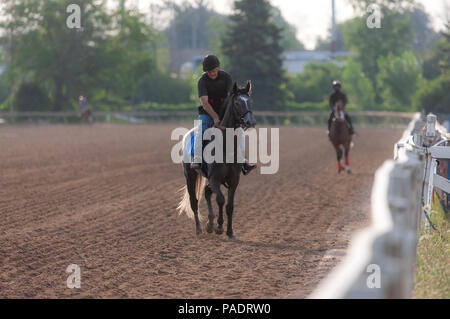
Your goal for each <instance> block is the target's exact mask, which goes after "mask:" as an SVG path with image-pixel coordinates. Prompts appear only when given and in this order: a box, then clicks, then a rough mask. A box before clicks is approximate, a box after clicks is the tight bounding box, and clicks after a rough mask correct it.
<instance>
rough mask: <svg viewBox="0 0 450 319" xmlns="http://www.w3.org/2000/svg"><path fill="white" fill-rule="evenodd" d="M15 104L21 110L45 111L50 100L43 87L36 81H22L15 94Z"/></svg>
mask: <svg viewBox="0 0 450 319" xmlns="http://www.w3.org/2000/svg"><path fill="white" fill-rule="evenodd" d="M14 105H15V106H16V110H17V111H19V112H27V111H44V110H46V109H47V108H48V107H49V105H50V100H49V98H48V96H47V94H46V93H45V91H44V90H43V89H41V88H40V87H39V86H38V85H36V84H34V83H22V84H21V85H20V87H19V90H18V91H17V93H16V95H15V96H14Z"/></svg>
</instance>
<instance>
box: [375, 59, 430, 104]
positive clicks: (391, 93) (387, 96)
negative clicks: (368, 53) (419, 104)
mask: <svg viewBox="0 0 450 319" xmlns="http://www.w3.org/2000/svg"><path fill="white" fill-rule="evenodd" d="M378 68H379V70H380V71H379V73H378V74H377V85H378V88H379V91H380V93H381V96H382V98H383V101H384V106H385V107H386V108H388V109H389V108H391V107H395V106H400V107H403V108H404V109H405V110H410V109H411V103H412V97H413V95H414V94H415V92H416V91H417V89H418V88H419V87H420V86H421V84H422V81H423V79H422V71H421V68H420V65H419V63H418V62H417V60H416V58H415V56H414V54H413V53H412V52H405V53H403V54H402V55H400V56H394V55H393V54H392V53H390V54H389V55H388V56H387V57H380V58H379V59H378Z"/></svg>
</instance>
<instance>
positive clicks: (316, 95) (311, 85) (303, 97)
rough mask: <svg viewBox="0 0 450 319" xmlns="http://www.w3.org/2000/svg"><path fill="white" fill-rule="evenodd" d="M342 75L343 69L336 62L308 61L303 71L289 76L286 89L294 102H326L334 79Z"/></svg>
mask: <svg viewBox="0 0 450 319" xmlns="http://www.w3.org/2000/svg"><path fill="white" fill-rule="evenodd" d="M341 75H342V70H341V69H340V68H339V67H338V66H336V65H335V64H334V63H318V62H312V63H308V64H307V65H306V66H305V68H304V70H303V73H301V74H298V75H296V76H293V77H290V78H289V80H288V82H287V85H286V89H287V91H288V92H290V96H291V97H292V100H293V101H294V102H297V103H304V102H324V101H327V100H328V95H329V94H330V92H331V84H332V82H333V80H336V79H339V78H340V77H341Z"/></svg>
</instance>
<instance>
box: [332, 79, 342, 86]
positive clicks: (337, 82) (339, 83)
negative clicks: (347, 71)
mask: <svg viewBox="0 0 450 319" xmlns="http://www.w3.org/2000/svg"><path fill="white" fill-rule="evenodd" d="M336 86H339V87H342V84H341V82H340V81H337V80H336V81H333V87H336Z"/></svg>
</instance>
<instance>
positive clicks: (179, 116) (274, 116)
mask: <svg viewBox="0 0 450 319" xmlns="http://www.w3.org/2000/svg"><path fill="white" fill-rule="evenodd" d="M94 115H95V117H96V119H97V121H100V122H111V121H115V120H119V121H124V122H131V123H146V122H180V121H188V120H189V121H190V120H191V119H192V118H194V117H195V116H196V115H197V112H196V111H195V110H191V111H145V112H143V111H114V112H95V113H94ZM254 115H255V117H256V120H257V122H258V123H259V124H269V125H286V124H304V125H308V124H310V125H318V124H320V125H321V124H324V123H326V122H327V120H328V113H327V112H303V111H301V112H292V111H291V112H274V111H255V113H254ZM351 115H352V117H353V119H354V122H355V124H357V125H358V126H372V125H374V126H375V125H379V124H385V125H388V126H395V127H398V126H403V125H406V124H407V123H408V122H409V121H410V120H411V118H412V117H413V115H414V114H413V113H404V112H372V111H355V112H351ZM0 119H4V122H6V123H12V124H13V123H27V122H28V123H35V122H46V121H48V122H63V123H68V122H77V121H79V113H77V112H0Z"/></svg>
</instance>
